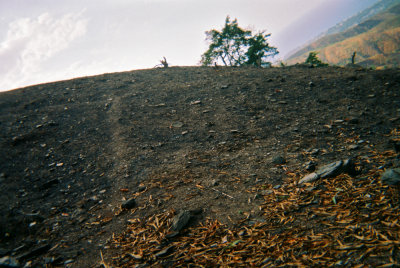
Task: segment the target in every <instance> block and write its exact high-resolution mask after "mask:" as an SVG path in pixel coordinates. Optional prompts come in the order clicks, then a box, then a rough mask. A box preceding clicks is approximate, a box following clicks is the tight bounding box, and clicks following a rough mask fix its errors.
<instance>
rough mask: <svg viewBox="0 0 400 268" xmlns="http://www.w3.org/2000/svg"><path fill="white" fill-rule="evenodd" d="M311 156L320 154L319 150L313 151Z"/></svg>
mask: <svg viewBox="0 0 400 268" xmlns="http://www.w3.org/2000/svg"><path fill="white" fill-rule="evenodd" d="M310 154H311V155H312V156H316V155H317V154H319V149H312V150H311V152H310Z"/></svg>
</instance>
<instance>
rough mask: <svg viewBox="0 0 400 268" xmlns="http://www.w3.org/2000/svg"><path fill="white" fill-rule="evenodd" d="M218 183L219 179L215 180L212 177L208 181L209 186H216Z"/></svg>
mask: <svg viewBox="0 0 400 268" xmlns="http://www.w3.org/2000/svg"><path fill="white" fill-rule="evenodd" d="M218 185H219V180H217V179H213V180H212V181H211V182H210V186H218Z"/></svg>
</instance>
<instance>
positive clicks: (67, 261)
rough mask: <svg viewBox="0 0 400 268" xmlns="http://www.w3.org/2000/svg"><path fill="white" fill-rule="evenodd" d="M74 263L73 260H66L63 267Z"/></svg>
mask: <svg viewBox="0 0 400 268" xmlns="http://www.w3.org/2000/svg"><path fill="white" fill-rule="evenodd" d="M74 262H75V261H74V260H72V259H69V260H66V261H65V262H64V265H68V264H71V263H74Z"/></svg>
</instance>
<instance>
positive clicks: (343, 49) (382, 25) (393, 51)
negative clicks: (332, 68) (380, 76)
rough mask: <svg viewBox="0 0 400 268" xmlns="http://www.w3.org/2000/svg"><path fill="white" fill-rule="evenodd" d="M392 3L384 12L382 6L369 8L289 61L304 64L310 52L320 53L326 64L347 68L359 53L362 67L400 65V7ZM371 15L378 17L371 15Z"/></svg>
mask: <svg viewBox="0 0 400 268" xmlns="http://www.w3.org/2000/svg"><path fill="white" fill-rule="evenodd" d="M392 2H393V1H388V6H385V7H387V8H386V9H383V10H381V9H382V8H383V7H381V6H379V3H378V4H377V7H376V8H375V9H367V10H366V11H365V12H362V13H360V14H359V15H358V16H355V17H354V19H352V18H351V19H349V20H348V21H346V22H345V23H343V25H340V27H339V26H338V27H336V28H333V29H332V30H331V31H328V32H327V33H326V34H324V35H323V36H322V37H320V38H319V39H317V40H316V41H313V42H312V43H311V44H309V45H307V46H305V47H304V48H302V49H300V50H298V51H297V52H295V53H294V54H292V55H291V56H289V57H288V59H287V62H288V63H289V64H294V63H297V62H304V61H305V59H306V58H307V56H308V53H309V52H310V51H318V52H319V57H320V58H321V59H322V60H323V61H325V62H327V63H329V64H334V65H342V66H343V65H346V64H349V63H350V62H351V55H352V53H353V52H354V51H356V52H357V57H356V63H357V64H359V65H361V66H364V67H381V68H382V67H386V68H388V67H389V68H390V67H396V66H399V62H400V58H399V49H400V48H399V44H400V4H397V5H393V4H394V3H392ZM389 4H390V5H389ZM377 10H379V11H380V12H378V13H377V14H375V12H373V11H377ZM370 13H372V14H374V15H373V16H369V15H370ZM362 18H366V19H364V20H362V21H360V22H359V23H356V24H355V25H353V24H354V23H355V21H357V19H362ZM349 25H353V26H352V27H349Z"/></svg>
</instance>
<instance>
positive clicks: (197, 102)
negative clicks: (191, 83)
mask: <svg viewBox="0 0 400 268" xmlns="http://www.w3.org/2000/svg"><path fill="white" fill-rule="evenodd" d="M196 104H201V101H200V100H196V101H192V102H190V105H196Z"/></svg>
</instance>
